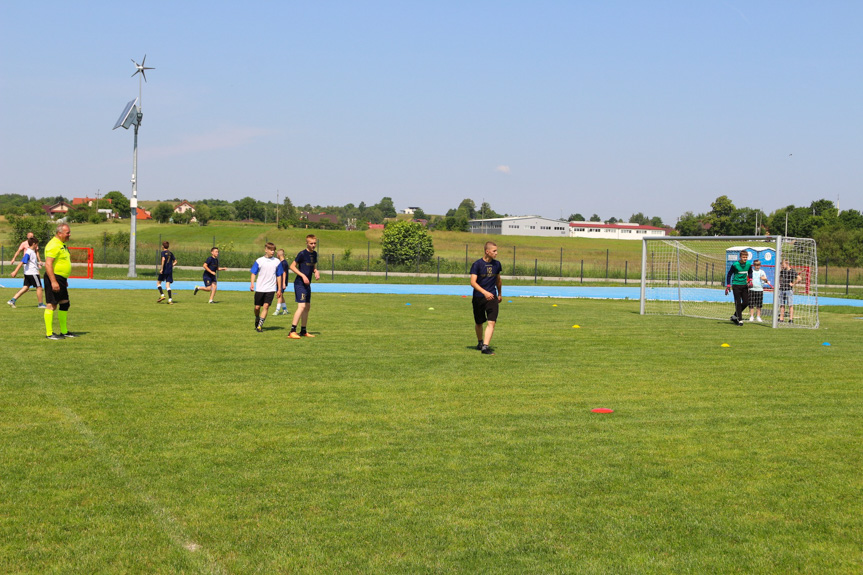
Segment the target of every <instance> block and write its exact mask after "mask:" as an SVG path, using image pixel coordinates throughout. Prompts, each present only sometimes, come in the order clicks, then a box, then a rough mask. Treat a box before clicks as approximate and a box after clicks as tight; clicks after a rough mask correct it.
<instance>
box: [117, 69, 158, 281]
mask: <svg viewBox="0 0 863 575" xmlns="http://www.w3.org/2000/svg"><path fill="white" fill-rule="evenodd" d="M146 61H147V55H146V54H144V59H143V60H141V63H140V64H138V63H137V62H135V60H134V59H132V63H133V64H135V73H134V74H132V77H133V78H134V77H135V76H136V75H138V74H141V77H142V78H143V79H144V81H145V82H146V81H147V74H146V72H145V70H155V68H149V67H147V66H145V65H144V63H145V62H146ZM142 85H143V84H142V82H141V80H140V79H139V80H138V97H137V98H136V99H134V100H132V101H131V102H129V103H128V104H126V107H125V108H123V113H122V114H120V118H119V119H118V120H117V122H116V123H115V124H114V129H115V130H116V129H117V128H119V127H121V126H122V127H123V128H124V129H126V130H128V129H129V126H135V147H134V152H133V156H132V199H131V200H130V201H129V207H130V208H131V211H132V213H131V219H130V222H131V229H130V231H129V273H128V277H130V278H134V277H138V274H137V271H136V269H135V245H136V240H137V234H136V232H137V227H138V226H137V221H138V128H139V127H140V126H141V119H142V118H143V117H144V113H143V111H142V107H141V100H142V90H143V88H142Z"/></svg>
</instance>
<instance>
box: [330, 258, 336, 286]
mask: <svg viewBox="0 0 863 575" xmlns="http://www.w3.org/2000/svg"><path fill="white" fill-rule="evenodd" d="M330 269H331V270H332V273H331V274H330V278H332V280H333V281H335V280H336V254H330Z"/></svg>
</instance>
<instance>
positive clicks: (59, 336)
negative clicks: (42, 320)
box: [45, 333, 65, 341]
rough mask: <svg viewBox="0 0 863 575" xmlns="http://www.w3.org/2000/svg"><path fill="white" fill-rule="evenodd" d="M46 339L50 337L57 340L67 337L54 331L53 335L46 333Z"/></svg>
mask: <svg viewBox="0 0 863 575" xmlns="http://www.w3.org/2000/svg"><path fill="white" fill-rule="evenodd" d="M45 339H50V340H53V341H57V340H60V339H65V338H64V337H63V336H62V335H60V334H59V333H52V334H51V335H46V336H45Z"/></svg>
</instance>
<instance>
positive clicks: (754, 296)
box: [749, 260, 773, 321]
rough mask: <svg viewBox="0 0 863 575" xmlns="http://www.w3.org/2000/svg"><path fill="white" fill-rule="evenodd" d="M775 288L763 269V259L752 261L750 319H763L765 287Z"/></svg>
mask: <svg viewBox="0 0 863 575" xmlns="http://www.w3.org/2000/svg"><path fill="white" fill-rule="evenodd" d="M765 287H767V288H770V289H773V288H772V286H771V285H770V282H769V281H768V280H767V274H766V273H765V272H764V270H763V269H761V260H755V261H754V262H752V287H750V288H749V321H762V319H761V306H762V305H763V304H764V288H765Z"/></svg>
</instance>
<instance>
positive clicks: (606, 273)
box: [605, 249, 608, 280]
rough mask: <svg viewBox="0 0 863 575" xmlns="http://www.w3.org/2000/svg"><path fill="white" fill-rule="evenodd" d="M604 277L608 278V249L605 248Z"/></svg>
mask: <svg viewBox="0 0 863 575" xmlns="http://www.w3.org/2000/svg"><path fill="white" fill-rule="evenodd" d="M605 279H606V280H607V279H608V250H607V249H606V250H605Z"/></svg>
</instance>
